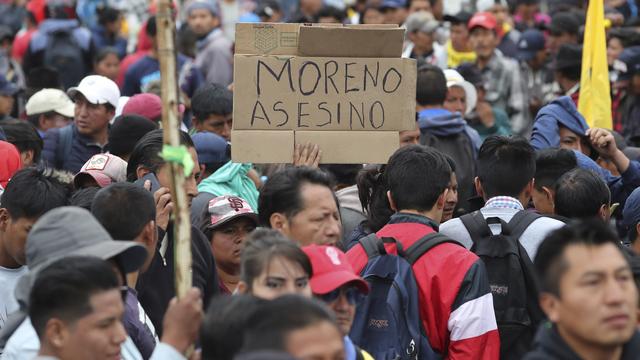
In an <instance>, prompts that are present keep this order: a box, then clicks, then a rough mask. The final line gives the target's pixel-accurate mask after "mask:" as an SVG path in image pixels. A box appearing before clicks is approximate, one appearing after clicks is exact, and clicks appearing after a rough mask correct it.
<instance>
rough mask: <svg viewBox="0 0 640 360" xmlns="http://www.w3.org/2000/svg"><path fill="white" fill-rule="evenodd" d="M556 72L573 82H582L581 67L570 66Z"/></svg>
mask: <svg viewBox="0 0 640 360" xmlns="http://www.w3.org/2000/svg"><path fill="white" fill-rule="evenodd" d="M556 71H557V72H559V73H560V74H562V76H563V77H566V78H567V79H569V80H571V81H578V80H580V76H581V71H582V67H581V65H578V66H568V67H564V68H561V69H557V70H556Z"/></svg>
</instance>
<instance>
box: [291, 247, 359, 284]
mask: <svg viewBox="0 0 640 360" xmlns="http://www.w3.org/2000/svg"><path fill="white" fill-rule="evenodd" d="M302 251H304V252H305V254H307V256H308V257H309V261H311V268H312V269H313V275H312V276H311V291H313V293H314V294H318V295H323V294H327V293H330V292H332V291H333V290H336V289H338V288H340V287H342V286H343V285H345V284H347V283H352V284H353V285H354V286H355V287H357V288H358V290H360V291H361V292H363V293H365V294H367V293H369V284H367V282H366V281H364V280H363V279H362V278H361V277H360V276H358V274H356V272H355V271H353V267H351V264H350V263H349V260H347V256H346V255H345V254H344V253H343V252H342V251H340V250H339V249H338V248H336V247H334V246H327V245H315V244H314V245H309V246H305V247H303V248H302Z"/></svg>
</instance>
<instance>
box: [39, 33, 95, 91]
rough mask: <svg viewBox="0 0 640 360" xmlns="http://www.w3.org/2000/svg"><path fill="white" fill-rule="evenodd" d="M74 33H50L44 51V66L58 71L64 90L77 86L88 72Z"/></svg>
mask: <svg viewBox="0 0 640 360" xmlns="http://www.w3.org/2000/svg"><path fill="white" fill-rule="evenodd" d="M74 31H75V29H60V30H57V31H54V32H52V33H50V34H49V35H48V36H47V46H46V48H45V49H44V65H46V66H50V67H52V68H54V69H56V70H57V71H58V74H60V81H61V82H62V85H63V86H64V88H65V89H68V88H70V87H72V86H76V85H78V83H79V82H80V80H82V78H83V77H84V76H85V75H86V74H87V71H88V69H87V68H86V64H85V61H84V53H83V51H82V47H81V46H80V43H79V42H78V40H77V39H76V38H75V35H74Z"/></svg>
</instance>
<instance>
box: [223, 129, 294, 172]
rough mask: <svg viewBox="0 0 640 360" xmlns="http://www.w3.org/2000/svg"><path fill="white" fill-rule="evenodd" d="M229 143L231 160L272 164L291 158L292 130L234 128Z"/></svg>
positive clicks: (292, 145) (287, 160)
mask: <svg viewBox="0 0 640 360" xmlns="http://www.w3.org/2000/svg"><path fill="white" fill-rule="evenodd" d="M231 144H232V145H231V159H232V160H233V162H241V163H254V164H272V163H291V162H292V160H293V147H294V135H293V131H254V130H243V131H241V130H234V131H232V132H231Z"/></svg>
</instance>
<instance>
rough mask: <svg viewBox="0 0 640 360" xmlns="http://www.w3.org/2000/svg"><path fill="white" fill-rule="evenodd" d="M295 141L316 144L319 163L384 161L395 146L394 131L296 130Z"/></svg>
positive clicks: (396, 141)
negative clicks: (319, 153) (318, 149)
mask: <svg viewBox="0 0 640 360" xmlns="http://www.w3.org/2000/svg"><path fill="white" fill-rule="evenodd" d="M295 143H296V144H303V145H304V144H306V143H311V144H316V145H318V147H319V148H320V150H321V151H322V157H321V158H320V162H321V163H322V164H364V163H370V164H386V163H387V161H388V160H389V157H391V155H393V153H394V152H395V151H396V150H398V148H399V146H400V138H399V134H398V132H395V131H296V132H295Z"/></svg>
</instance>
